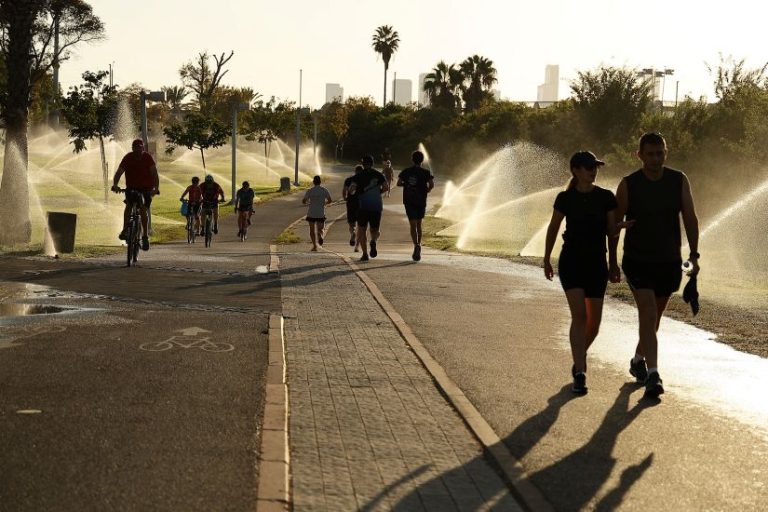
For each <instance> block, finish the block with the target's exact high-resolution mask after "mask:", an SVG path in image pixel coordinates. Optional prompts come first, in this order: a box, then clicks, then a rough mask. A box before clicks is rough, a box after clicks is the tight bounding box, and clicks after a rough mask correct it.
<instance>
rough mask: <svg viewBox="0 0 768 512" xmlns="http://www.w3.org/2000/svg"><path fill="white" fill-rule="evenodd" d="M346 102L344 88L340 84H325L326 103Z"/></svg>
mask: <svg viewBox="0 0 768 512" xmlns="http://www.w3.org/2000/svg"><path fill="white" fill-rule="evenodd" d="M334 100H335V101H344V88H343V87H342V86H341V85H340V84H325V102H326V103H333V101H334Z"/></svg>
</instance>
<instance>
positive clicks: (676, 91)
mask: <svg viewBox="0 0 768 512" xmlns="http://www.w3.org/2000/svg"><path fill="white" fill-rule="evenodd" d="M679 90H680V80H678V81H677V82H675V108H677V93H678V91H679Z"/></svg>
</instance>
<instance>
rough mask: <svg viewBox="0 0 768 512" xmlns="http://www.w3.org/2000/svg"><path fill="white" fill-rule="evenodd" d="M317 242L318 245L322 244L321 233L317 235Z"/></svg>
mask: <svg viewBox="0 0 768 512" xmlns="http://www.w3.org/2000/svg"><path fill="white" fill-rule="evenodd" d="M317 242H318V243H319V244H320V245H323V235H318V237H317Z"/></svg>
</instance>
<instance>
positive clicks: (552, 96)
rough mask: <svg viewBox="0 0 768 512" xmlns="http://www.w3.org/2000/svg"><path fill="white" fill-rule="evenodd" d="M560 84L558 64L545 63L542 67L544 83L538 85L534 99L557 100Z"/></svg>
mask: <svg viewBox="0 0 768 512" xmlns="http://www.w3.org/2000/svg"><path fill="white" fill-rule="evenodd" d="M559 85H560V66H558V65H557V64H547V67H545V68H544V83H543V84H541V85H540V86H539V87H538V92H537V93H536V101H543V102H555V101H557V100H558V99H559V98H558V94H559V90H558V88H559Z"/></svg>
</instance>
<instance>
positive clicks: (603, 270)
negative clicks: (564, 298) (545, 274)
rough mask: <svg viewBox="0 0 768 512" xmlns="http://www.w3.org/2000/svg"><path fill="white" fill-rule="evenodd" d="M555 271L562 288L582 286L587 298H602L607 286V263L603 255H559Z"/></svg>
mask: <svg viewBox="0 0 768 512" xmlns="http://www.w3.org/2000/svg"><path fill="white" fill-rule="evenodd" d="M557 273H558V275H559V277H560V284H561V285H562V286H563V290H565V291H568V290H571V289H573V288H582V289H583V290H584V296H585V297H586V298H588V299H602V298H603V297H604V296H605V289H606V288H607V287H608V263H607V262H606V261H605V255H604V254H602V255H595V256H590V257H584V256H579V255H577V256H572V255H570V254H568V253H564V254H561V255H560V260H559V261H558V268H557Z"/></svg>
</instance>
